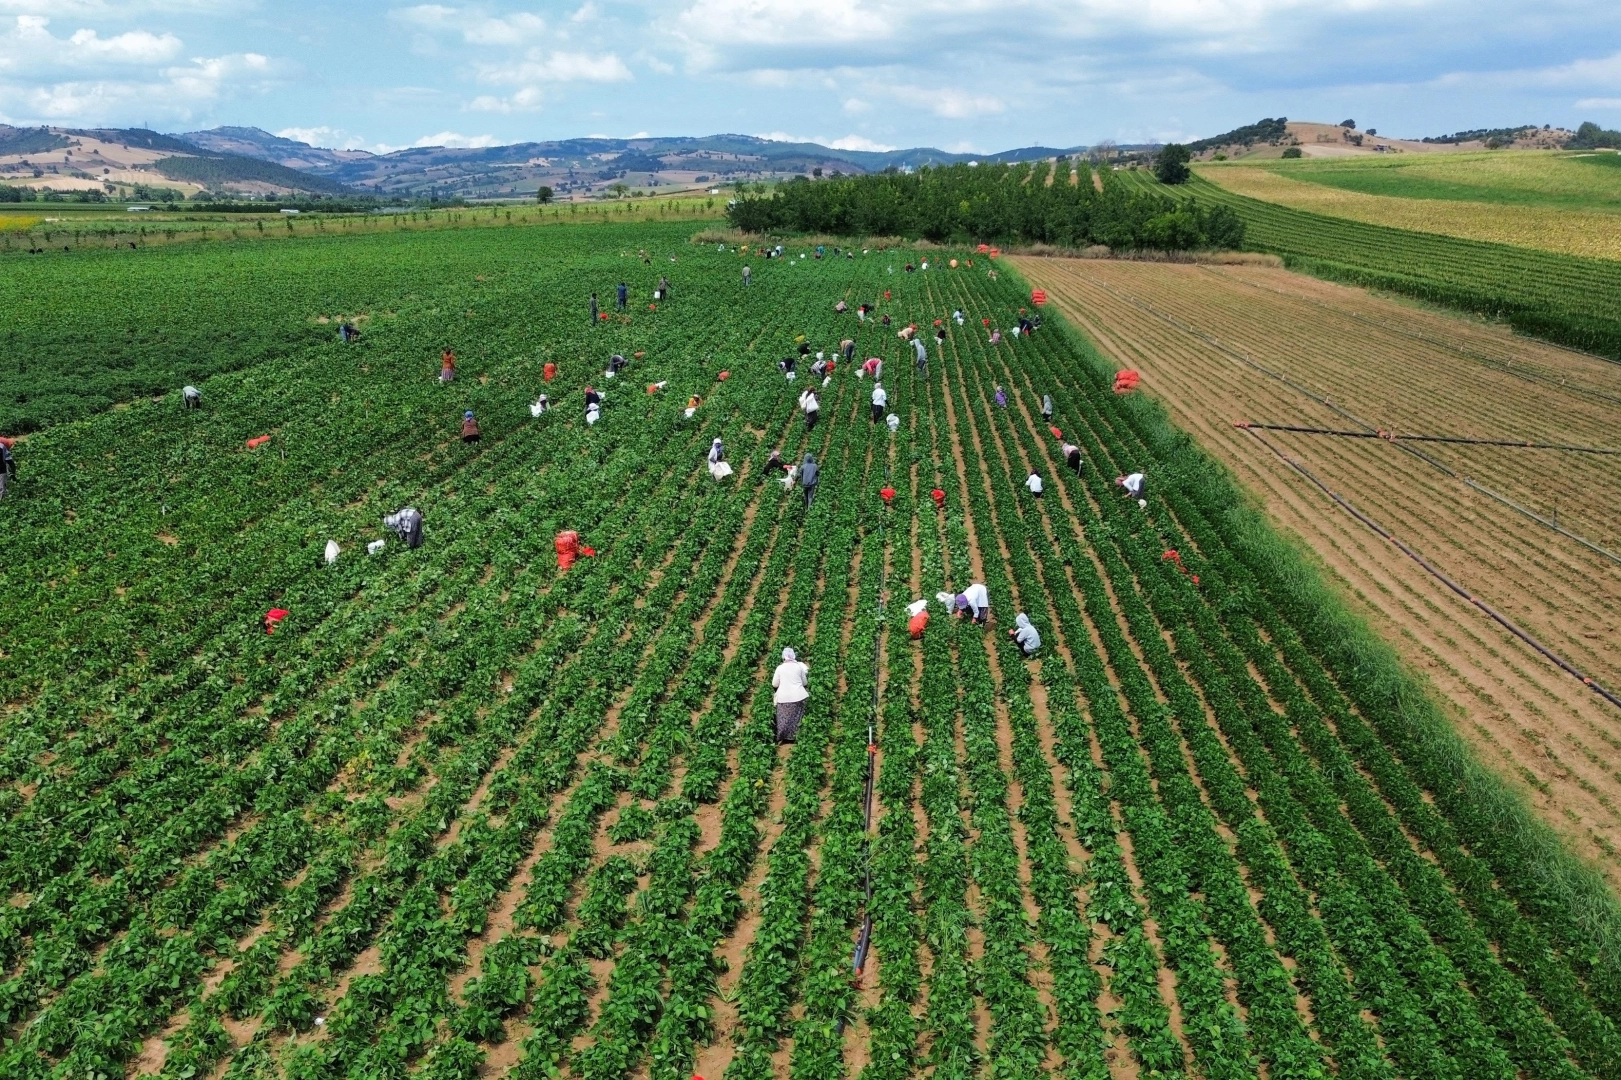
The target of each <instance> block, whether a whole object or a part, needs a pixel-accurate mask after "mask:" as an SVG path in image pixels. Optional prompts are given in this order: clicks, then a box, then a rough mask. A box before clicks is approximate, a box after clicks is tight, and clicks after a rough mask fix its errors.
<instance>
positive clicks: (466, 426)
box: [462, 409, 479, 443]
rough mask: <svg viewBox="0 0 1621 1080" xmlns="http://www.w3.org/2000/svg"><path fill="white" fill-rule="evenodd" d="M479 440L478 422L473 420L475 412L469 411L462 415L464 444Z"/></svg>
mask: <svg viewBox="0 0 1621 1080" xmlns="http://www.w3.org/2000/svg"><path fill="white" fill-rule="evenodd" d="M478 440H479V431H478V421H477V420H475V419H473V410H472V409H468V410H467V411H466V412H464V413H462V442H465V443H474V442H478Z"/></svg>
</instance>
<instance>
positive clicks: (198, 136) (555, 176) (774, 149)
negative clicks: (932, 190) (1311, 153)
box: [174, 127, 1083, 198]
mask: <svg viewBox="0 0 1621 1080" xmlns="http://www.w3.org/2000/svg"><path fill="white" fill-rule="evenodd" d="M174 138H175V139H178V140H182V141H184V142H185V143H186V144H188V145H190V146H192V147H194V148H196V150H198V151H204V152H213V153H227V154H232V155H237V156H241V157H250V158H256V159H258V160H260V161H265V162H271V163H274V164H277V165H283V166H286V167H288V168H292V169H297V170H299V171H301V172H305V173H309V174H313V175H315V176H320V177H324V178H326V179H329V180H331V181H334V182H336V183H340V184H344V185H346V186H348V187H349V188H350V189H352V190H358V191H362V192H366V193H369V194H376V195H382V196H391V195H407V196H420V195H424V194H435V195H439V196H442V197H448V196H452V195H459V196H463V197H469V198H481V197H484V198H487V197H492V196H507V197H511V196H526V195H529V194H532V193H533V192H534V191H535V189H536V188H538V187H541V186H545V187H549V188H551V189H552V190H553V191H554V192H556V193H557V195H558V197H560V198H570V197H582V196H584V197H589V196H592V195H596V194H599V193H601V192H602V191H604V190H605V189H608V188H610V187H612V186H613V185H615V184H623V185H625V187H626V188H628V189H631V190H640V191H654V192H656V191H658V190H659V189H668V188H693V187H701V186H709V185H713V184H718V183H726V182H730V181H734V180H769V179H777V178H781V177H785V176H802V175H805V174H807V173H815V171H816V170H817V169H820V170H822V173H823V174H824V175H830V174H832V173H835V172H841V173H871V172H882V171H883V170H885V169H903V170H904V169H917V168H922V167H924V166H927V165H950V164H955V163H958V162H967V161H981V160H982V161H1032V160H1037V159H1040V158H1049V157H1056V156H1059V155H1063V154H1072V153H1077V152H1079V150H1081V149H1083V148H1081V147H1075V148H1072V149H1069V150H1064V149H1059V148H1057V147H1049V146H1027V147H1022V148H1020V149H1016V150H1007V151H1003V152H1002V153H999V154H985V155H981V154H954V153H948V152H946V151H944V150H938V149H935V148H933V147H913V148H910V149H906V150H840V149H835V148H833V147H829V146H823V145H821V144H819V143H810V142H780V141H776V140H772V139H762V138H759V137H757V136H753V135H736V134H721V135H708V136H702V137H667V138H642V139H589V138H588V139H554V140H547V141H542V142H522V143H512V144H509V145H506V146H487V147H447V146H424V147H413V148H412V149H409V150H398V151H395V152H393V153H390V154H370V153H367V152H366V151H363V150H330V149H325V148H322V147H316V146H311V145H309V144H308V143H303V142H298V141H296V140H293V139H288V138H284V137H282V136H278V135H272V134H271V133H269V132H268V131H262V130H260V129H259V128H245V127H220V128H212V129H209V130H207V131H191V132H186V133H185V134H182V135H176V136H174Z"/></svg>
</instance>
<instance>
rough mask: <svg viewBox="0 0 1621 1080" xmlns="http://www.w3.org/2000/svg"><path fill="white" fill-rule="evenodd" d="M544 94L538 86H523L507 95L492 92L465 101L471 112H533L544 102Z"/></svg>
mask: <svg viewBox="0 0 1621 1080" xmlns="http://www.w3.org/2000/svg"><path fill="white" fill-rule="evenodd" d="M545 100H546V98H545V96H544V95H543V94H542V93H541V90H540V87H538V86H525V87H521V88H519V89H518V90H517V91H516V92H515V93H513V94H510V95H508V96H507V97H496V96H495V95H493V94H481V95H479V96H478V97H476V98H474V99H473V100H472V101H470V102H468V103H467V108H468V110H469V111H471V112H494V113H513V112H535V111H537V110H538V109H539V108H540V107H541V105H543V104H544V103H545Z"/></svg>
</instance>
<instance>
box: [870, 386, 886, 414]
mask: <svg viewBox="0 0 1621 1080" xmlns="http://www.w3.org/2000/svg"><path fill="white" fill-rule="evenodd" d="M888 405H889V395H888V394H887V393H885V392H884V384H883V383H879V384H878V385H877V386H874V387H873V388H872V422H873V423H875V424H876V423H877V422H878V421H880V420H882V419H883V418H884V409H885V408H886V407H887V406H888Z"/></svg>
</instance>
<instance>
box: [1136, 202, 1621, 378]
mask: <svg viewBox="0 0 1621 1080" xmlns="http://www.w3.org/2000/svg"><path fill="white" fill-rule="evenodd" d="M1117 175H1118V176H1120V177H1121V178H1122V179H1124V180H1125V182H1126V183H1128V184H1131V185H1136V186H1139V187H1144V188H1151V189H1152V190H1155V191H1159V192H1162V193H1167V194H1174V195H1180V196H1181V197H1184V198H1197V199H1200V200H1203V201H1208V202H1216V203H1221V204H1224V205H1227V206H1231V207H1232V208H1233V209H1234V210H1236V211H1237V212H1238V214H1239V216H1240V217H1241V218H1242V219H1243V221H1244V225H1245V233H1244V244H1245V247H1246V248H1249V249H1251V250H1255V251H1268V252H1274V253H1276V254H1279V255H1282V256H1283V257H1284V259H1285V261H1286V262H1287V263H1288V264H1289V265H1290V266H1291V267H1292V268H1295V269H1300V270H1305V271H1307V272H1308V273H1313V274H1318V275H1319V276H1322V277H1327V278H1331V279H1334V280H1338V281H1346V282H1350V283H1351V284H1356V285H1366V286H1370V287H1373V288H1379V289H1388V290H1390V291H1392V292H1399V293H1405V294H1406V295H1409V296H1413V297H1416V298H1418V299H1420V300H1425V301H1429V302H1431V303H1435V304H1441V305H1445V306H1448V307H1454V308H1458V309H1461V310H1463V311H1468V312H1475V313H1478V314H1482V315H1489V316H1495V317H1500V318H1503V319H1505V320H1506V321H1507V322H1509V323H1510V324H1511V325H1513V326H1514V327H1515V329H1517V330H1521V331H1523V332H1525V333H1528V334H1534V335H1536V336H1538V337H1543V338H1546V339H1548V340H1549V341H1553V342H1555V343H1557V344H1561V345H1569V346H1571V347H1573V348H1578V349H1585V350H1587V351H1590V352H1594V353H1598V354H1599V355H1601V356H1606V357H1609V358H1610V359H1612V360H1621V261H1616V260H1611V259H1593V258H1583V257H1580V256H1575V255H1568V254H1562V253H1558V252H1551V251H1542V250H1537V249H1535V248H1530V247H1522V246H1517V245H1512V244H1499V243H1486V242H1482V241H1479V240H1470V239H1464V238H1460V237H1454V236H1446V235H1442V234H1440V233H1436V232H1427V231H1423V230H1420V229H1417V228H1405V229H1397V228H1391V227H1389V226H1385V225H1379V224H1374V223H1370V222H1364V221H1352V220H1347V219H1345V218H1342V217H1337V216H1330V215H1328V214H1320V213H1311V212H1308V211H1304V210H1298V209H1294V208H1292V207H1288V206H1282V205H1279V204H1277V203H1274V202H1268V201H1264V200H1261V199H1257V198H1250V197H1248V196H1245V195H1240V194H1236V193H1235V192H1232V191H1228V190H1226V189H1225V188H1223V187H1220V186H1218V185H1217V184H1215V183H1212V182H1211V181H1210V180H1208V179H1206V178H1204V177H1203V176H1196V177H1195V178H1194V179H1193V180H1191V181H1189V182H1188V183H1187V184H1185V185H1182V186H1180V187H1176V188H1169V187H1166V186H1165V185H1163V184H1160V183H1159V182H1158V181H1156V180H1155V179H1154V177H1153V174H1151V173H1148V172H1143V171H1134V172H1121V173H1118V174H1117ZM1483 212H1485V213H1489V212H1490V208H1485V209H1484V210H1483Z"/></svg>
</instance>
